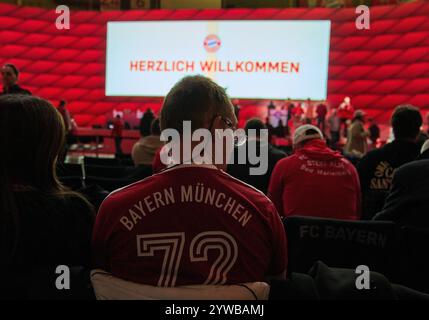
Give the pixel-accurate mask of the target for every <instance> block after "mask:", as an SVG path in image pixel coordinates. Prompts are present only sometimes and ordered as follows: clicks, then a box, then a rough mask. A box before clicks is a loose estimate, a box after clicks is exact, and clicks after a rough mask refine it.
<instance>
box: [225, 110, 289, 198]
mask: <svg viewBox="0 0 429 320" xmlns="http://www.w3.org/2000/svg"><path fill="white" fill-rule="evenodd" d="M244 130H245V131H246V135H247V137H250V134H249V131H250V130H255V132H256V135H255V136H253V137H251V138H248V140H249V139H254V140H255V141H254V142H255V147H256V150H260V149H261V148H262V147H265V148H267V150H268V153H267V154H268V159H266V161H268V164H267V168H268V170H267V172H266V173H265V174H262V175H252V174H250V171H249V169H250V168H252V167H256V164H255V163H252V162H251V161H250V159H249V153H248V152H247V156H246V162H245V163H242V164H240V163H237V161H235V162H234V163H231V164H230V165H228V173H229V174H230V175H232V176H233V177H235V178H237V179H239V180H241V181H243V182H246V183H248V184H250V185H251V186H253V187H255V188H256V189H258V190H261V191H262V192H263V193H267V190H268V183H269V181H270V177H271V173H272V172H273V169H274V166H275V165H276V163H277V162H278V161H279V160H280V159H283V158H284V157H286V153H285V152H283V151H281V150H279V149H277V148H276V147H274V146H273V145H272V144H271V143H269V141H268V139H266V140H264V139H261V135H260V132H261V130H268V129H267V127H266V126H265V124H264V123H263V122H262V121H261V120H260V119H258V118H252V119H249V120H248V121H247V122H246V126H245V127H244ZM249 148H251V146H250V144H249V143H246V144H244V145H242V146H239V147H237V148H235V149H234V159H238V155H239V153H240V152H245V151H247V150H248V149H249ZM263 161H264V160H263Z"/></svg>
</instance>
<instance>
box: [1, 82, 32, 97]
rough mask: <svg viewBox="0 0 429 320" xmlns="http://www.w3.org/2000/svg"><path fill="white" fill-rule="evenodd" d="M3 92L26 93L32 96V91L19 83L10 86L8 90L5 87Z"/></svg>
mask: <svg viewBox="0 0 429 320" xmlns="http://www.w3.org/2000/svg"><path fill="white" fill-rule="evenodd" d="M2 94H25V95H29V96H31V92H30V91H29V90H27V89H24V88H22V87H20V86H18V85H17V84H15V85H13V86H12V87H10V88H9V91H8V92H6V90H5V88H3V93H2Z"/></svg>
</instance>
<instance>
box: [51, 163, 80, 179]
mask: <svg viewBox="0 0 429 320" xmlns="http://www.w3.org/2000/svg"><path fill="white" fill-rule="evenodd" d="M57 174H58V176H59V177H83V176H84V174H83V167H82V165H81V164H78V163H64V164H58V166H57Z"/></svg>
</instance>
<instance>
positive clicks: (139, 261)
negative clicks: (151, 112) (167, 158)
mask: <svg viewBox="0 0 429 320" xmlns="http://www.w3.org/2000/svg"><path fill="white" fill-rule="evenodd" d="M184 121H191V126H192V128H191V129H192V130H191V131H194V132H195V130H197V129H207V130H208V132H209V133H210V135H211V140H212V141H213V142H216V140H214V139H213V138H214V136H215V135H218V134H219V133H220V131H222V132H223V131H224V130H227V131H226V132H229V133H228V135H229V136H230V137H231V138H232V134H233V132H232V131H231V130H235V129H236V125H237V119H236V118H235V115H234V109H233V106H232V104H231V101H230V99H229V97H228V96H227V94H226V92H225V90H224V89H223V88H222V87H221V86H219V85H217V84H216V83H215V82H213V81H212V80H210V79H209V78H206V77H203V76H188V77H185V78H183V79H182V80H180V81H179V82H178V83H176V84H175V85H174V87H173V88H172V89H171V90H170V92H169V93H168V94H167V96H166V97H165V100H164V104H163V106H162V110H161V115H160V123H161V129H162V130H163V131H164V130H166V129H169V130H170V131H171V130H173V131H175V132H177V133H178V135H179V137H178V138H179V139H178V140H179V141H177V143H178V144H179V147H181V146H180V145H181V143H182V142H183V141H190V139H191V136H192V132H191V133H189V134H187V133H186V132H188V131H187V129H186V130H185V129H184V127H185V125H189V123H185V122H184ZM228 129H230V130H228ZM205 132H207V131H205ZM227 140H228V141H229V142H227V143H224V144H223V146H220V148H219V147H216V146H214V145H212V148H211V152H210V154H207V157H209V158H211V163H214V162H215V159H218V158H219V155H218V156H217V157H216V154H217V152H219V150H223V152H222V156H221V157H220V158H224V160H223V161H216V164H210V163H206V164H199V163H197V162H194V161H190V160H192V156H191V155H190V154H188V153H186V154H185V155H183V153H181V156H180V159H179V158H178V159H177V160H178V162H177V163H176V164H173V165H171V166H169V167H168V168H167V169H164V170H163V171H161V172H160V173H158V174H155V175H152V176H150V177H148V178H146V179H144V180H141V181H139V182H137V183H134V184H132V185H130V186H128V187H125V188H122V189H120V190H117V191H116V192H113V193H112V194H110V196H109V197H108V198H107V199H106V200H105V201H104V202H103V204H102V205H101V208H100V211H99V213H98V215H97V218H96V223H95V227H94V232H93V252H94V261H95V267H98V268H101V269H104V270H106V271H107V272H110V273H112V274H113V275H114V276H116V277H119V278H122V279H125V280H129V281H133V282H138V283H144V284H148V285H152V286H163V287H174V286H182V285H192V284H204V283H205V284H238V283H244V282H254V281H264V280H265V279H266V278H267V276H270V275H272V276H277V277H281V278H284V277H285V271H286V265H287V254H286V238H285V233H284V228H283V225H282V222H281V220H280V217H279V215H278V213H277V211H276V209H275V207H274V205H273V204H272V203H271V201H270V200H269V199H268V198H267V197H266V196H265V195H264V194H263V193H261V192H260V191H257V190H256V189H254V188H251V187H250V186H248V185H247V184H245V183H243V182H241V181H239V180H237V179H235V178H233V177H231V176H230V175H228V174H226V173H225V172H224V170H225V169H226V164H227V161H228V160H227V159H229V158H230V155H231V151H232V149H233V144H232V143H231V142H232V139H227ZM195 147H198V142H196V141H194V142H191V150H189V151H190V152H192V150H195V149H194V148H195ZM181 149H182V148H181ZM183 149H184V148H183ZM200 151H201V150H200ZM224 155H225V156H226V157H223V156H224ZM249 239H251V241H250V240H249ZM167 253H169V254H170V255H166V254H167ZM163 257H169V260H168V261H170V263H169V264H167V265H166V264H165V262H163V261H167V260H163Z"/></svg>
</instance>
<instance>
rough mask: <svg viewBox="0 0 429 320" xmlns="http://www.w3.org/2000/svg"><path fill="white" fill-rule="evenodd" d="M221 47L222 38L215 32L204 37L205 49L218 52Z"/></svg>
mask: <svg viewBox="0 0 429 320" xmlns="http://www.w3.org/2000/svg"><path fill="white" fill-rule="evenodd" d="M219 48H220V38H219V37H218V36H217V35H215V34H209V35H208V36H207V37H206V38H205V39H204V49H206V51H207V52H210V53H212V52H216V51H218V50H219Z"/></svg>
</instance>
